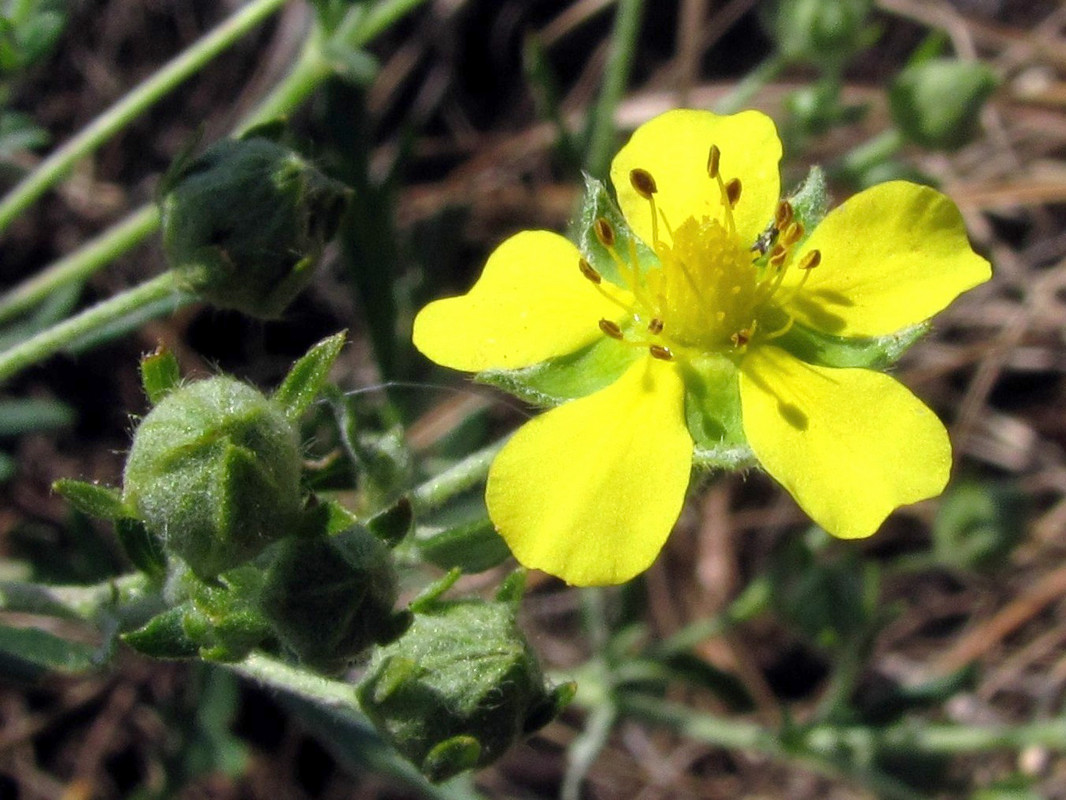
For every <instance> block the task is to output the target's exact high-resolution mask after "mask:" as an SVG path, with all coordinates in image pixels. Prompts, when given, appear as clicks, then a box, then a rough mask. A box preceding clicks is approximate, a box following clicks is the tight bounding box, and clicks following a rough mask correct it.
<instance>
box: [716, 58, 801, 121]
mask: <svg viewBox="0 0 1066 800" xmlns="http://www.w3.org/2000/svg"><path fill="white" fill-rule="evenodd" d="M784 68H785V60H784V59H783V58H781V56H780V55H777V54H775V55H772V56H770V57H769V58H768V59H766V60H765V61H763V62H762V63H761V64H759V66H757V67H756V68H755V69H753V70H752V71H751V72H749V73H748V74H747V75H745V76H744V77H743V78H742V79H741V80H740V82H739V83H737V85H736V86H734V87H733V89H732V91H730V92H729V94H727V95H726V96H725V97H723V98H722V99H721V100H719V101H718V102H717V103H715V104H714V110H715V113H718V114H735V113H737V112H738V111H740V109H742V108H743V107H744V106H746V105H747V104H748V102H749V101H750V100H751V98H752V97H754V96H755V95H756V94H757V93H758V92H759V90H760V89H762V88H763V87H764V86H766V84H768V83H769V82H770V81H772V80H773V79H774V78H776V77H777V76H778V75H780V74H781V71H782V70H783V69H784Z"/></svg>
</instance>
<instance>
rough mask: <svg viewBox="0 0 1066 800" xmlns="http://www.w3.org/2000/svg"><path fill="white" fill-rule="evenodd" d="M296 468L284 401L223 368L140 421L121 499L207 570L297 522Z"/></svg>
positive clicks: (172, 547)
mask: <svg viewBox="0 0 1066 800" xmlns="http://www.w3.org/2000/svg"><path fill="white" fill-rule="evenodd" d="M300 468H301V460H300V448H299V443H298V440H297V435H296V431H295V430H294V428H293V426H292V424H291V423H290V422H289V420H288V418H287V416H286V414H285V412H284V410H283V409H282V408H281V407H280V406H279V405H278V404H277V403H275V402H273V401H272V400H269V399H268V398H266V397H264V396H263V395H262V394H260V393H259V392H258V391H256V390H255V389H253V388H252V387H250V386H247V385H245V384H243V383H240V382H239V381H236V380H233V379H232V378H227V377H222V376H219V377H214V378H209V379H207V380H204V381H198V382H196V383H190V384H187V385H185V386H182V387H180V388H178V389H175V390H173V391H172V392H171V393H170V394H168V395H166V397H164V398H163V400H162V401H161V402H160V403H159V405H157V406H156V407H155V408H154V409H153V410H152V411H151V412H149V414H148V415H147V416H146V417H145V418H144V419H143V420H142V421H141V423H140V425H138V426H137V430H136V431H135V433H134V437H133V446H132V448H131V449H130V454H129V458H128V459H127V461H126V471H125V477H124V482H123V496H122V499H123V502H124V503H125V504H126V505H127V506H129V507H130V508H132V509H135V510H136V512H137V514H138V515H139V516H140V518H141V519H142V520H143V521H144V523H145V525H146V527H147V528H148V529H149V531H150V532H151V533H153V534H155V535H156V536H158V537H159V538H160V539H161V540H162V542H163V543H164V546H165V548H166V549H167V551H168V552H169V553H171V554H173V555H177V556H179V557H181V558H182V559H183V560H184V561H185V562H186V563H187V564H188V565H189V567H190V568H191V569H192V571H193V572H194V573H196V575H198V576H199V577H200V578H203V579H205V580H206V579H210V578H213V577H214V576H216V575H217V574H218V573H219V572H222V571H223V570H226V569H229V568H231V567H234V566H237V565H239V564H242V563H243V562H245V561H247V560H248V559H250V558H252V557H253V556H255V555H256V554H258V553H259V552H260V551H262V549H263V548H264V547H266V546H267V545H268V544H270V543H271V542H273V541H275V540H277V539H279V538H281V537H283V536H285V535H287V534H289V533H292V532H293V531H294V530H295V528H296V526H297V523H298V518H299V511H300V506H301V494H300Z"/></svg>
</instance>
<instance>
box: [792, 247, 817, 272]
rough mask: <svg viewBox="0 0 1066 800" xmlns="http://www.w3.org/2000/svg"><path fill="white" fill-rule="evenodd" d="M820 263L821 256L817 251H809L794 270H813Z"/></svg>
mask: <svg viewBox="0 0 1066 800" xmlns="http://www.w3.org/2000/svg"><path fill="white" fill-rule="evenodd" d="M821 263H822V254H821V252H820V251H818V250H811V251H810V252H809V253H807V255H805V256H804V257H803V258H801V259H800V260H799V263H798V264H796V269H814V268H815V267H817V266H818V265H819V264H821Z"/></svg>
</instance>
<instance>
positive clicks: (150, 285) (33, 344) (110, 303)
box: [0, 271, 195, 383]
mask: <svg viewBox="0 0 1066 800" xmlns="http://www.w3.org/2000/svg"><path fill="white" fill-rule="evenodd" d="M173 294H178V295H179V296H182V297H183V298H187V300H188V302H192V301H193V300H194V299H195V297H194V295H191V294H186V293H185V292H184V291H183V290H182V288H181V286H180V285H179V281H178V279H177V277H176V276H175V274H174V272H173V271H167V272H164V273H163V274H162V275H159V276H157V277H155V278H152V279H151V280H149V281H146V282H145V283H142V284H141V285H139V286H135V287H134V288H132V289H129V290H127V291H125V292H122V293H121V294H118V295H116V296H114V297H111V298H109V299H107V300H104V301H103V302H101V303H97V304H96V305H95V306H92V307H91V308H87V309H85V311H82V312H81V313H80V314H78V315H77V316H74V317H71V318H70V319H68V320H65V321H63V322H61V323H59V324H58V325H55V326H53V327H51V328H48V329H47V330H43V331H41V332H40V333H38V334H37V335H36V336H33V337H31V338H29V339H27V340H26V341H24V342H22V343H21V344H17V345H15V346H14V347H12V348H11V349H9V350H6V351H4V352H3V353H0V383H2V382H3V381H5V380H7V379H8V378H10V377H11V376H12V375H15V374H17V373H18V372H21V371H22V370H24V369H26V368H27V367H31V366H33V365H34V364H36V363H37V362H38V361H40V360H42V359H44V358H47V357H48V356H51V355H54V354H55V353H57V352H59V351H60V350H62V349H63V348H64V347H66V346H67V345H68V344H70V343H71V342H73V341H75V340H76V339H79V338H80V337H82V336H85V335H87V334H90V333H92V332H93V331H94V330H95V329H96V328H98V327H100V326H103V325H106V324H108V323H110V322H114V321H115V320H117V319H119V318H120V317H122V316H123V315H125V314H128V313H130V312H131V311H135V310H137V309H138V308H142V307H144V306H146V305H148V304H149V303H153V302H155V301H157V300H162V299H164V298H166V297H167V296H168V295H173Z"/></svg>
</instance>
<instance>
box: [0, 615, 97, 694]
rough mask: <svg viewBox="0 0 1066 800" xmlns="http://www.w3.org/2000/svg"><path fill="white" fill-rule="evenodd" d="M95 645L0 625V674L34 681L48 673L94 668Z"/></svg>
mask: <svg viewBox="0 0 1066 800" xmlns="http://www.w3.org/2000/svg"><path fill="white" fill-rule="evenodd" d="M97 659H98V651H97V648H95V647H92V646H91V645H87V644H83V643H81V642H72V641H69V640H67V639H63V638H60V637H59V636H55V635H54V634H51V633H47V632H45V631H42V630H38V629H36V628H13V627H10V626H8V625H0V675H3V676H5V677H7V678H14V679H16V680H23V681H35V680H37V679H39V678H41V677H43V676H45V675H47V674H49V673H62V674H67V675H76V674H78V673H81V672H88V671H89V670H92V669H95V668H96V667H97V666H99V664H98V660H97Z"/></svg>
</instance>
